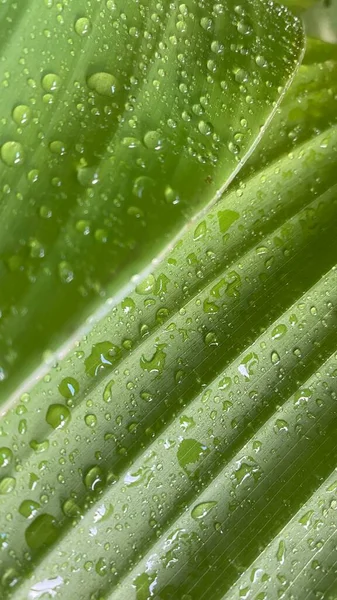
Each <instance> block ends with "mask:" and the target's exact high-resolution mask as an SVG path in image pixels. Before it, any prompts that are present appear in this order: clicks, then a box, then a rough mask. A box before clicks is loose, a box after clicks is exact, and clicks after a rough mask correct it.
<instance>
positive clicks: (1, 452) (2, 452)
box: [0, 446, 13, 468]
mask: <svg viewBox="0 0 337 600" xmlns="http://www.w3.org/2000/svg"><path fill="white" fill-rule="evenodd" d="M12 460H13V452H12V450H11V449H10V448H6V446H3V447H2V448H0V468H1V467H7V466H8V465H9V464H10V463H11V462H12Z"/></svg>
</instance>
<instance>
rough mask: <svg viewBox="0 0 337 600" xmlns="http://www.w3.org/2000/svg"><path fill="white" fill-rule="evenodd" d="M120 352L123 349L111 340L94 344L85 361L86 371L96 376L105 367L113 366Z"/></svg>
mask: <svg viewBox="0 0 337 600" xmlns="http://www.w3.org/2000/svg"><path fill="white" fill-rule="evenodd" d="M120 353H121V349H120V348H119V347H118V346H115V344H112V343H111V342H108V341H107V342H99V343H97V344H93V346H92V351H91V353H90V354H89V356H87V358H86V359H85V361H84V364H85V370H86V373H87V374H88V375H90V376H91V377H95V376H96V375H98V374H99V373H100V372H101V371H103V370H104V369H107V368H111V366H112V365H113V364H114V363H115V362H116V360H118V358H119V356H120Z"/></svg>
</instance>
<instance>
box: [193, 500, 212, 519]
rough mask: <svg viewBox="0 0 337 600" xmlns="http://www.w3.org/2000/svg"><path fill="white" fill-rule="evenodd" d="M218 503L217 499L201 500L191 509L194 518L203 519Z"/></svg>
mask: <svg viewBox="0 0 337 600" xmlns="http://www.w3.org/2000/svg"><path fill="white" fill-rule="evenodd" d="M217 504H218V503H217V502H216V501H214V500H213V501H210V502H201V503H200V504H197V505H196V506H195V507H194V508H193V509H192V511H191V516H192V518H193V519H203V518H204V517H206V515H208V514H209V512H210V511H211V510H212V508H214V507H215V506H216V505H217Z"/></svg>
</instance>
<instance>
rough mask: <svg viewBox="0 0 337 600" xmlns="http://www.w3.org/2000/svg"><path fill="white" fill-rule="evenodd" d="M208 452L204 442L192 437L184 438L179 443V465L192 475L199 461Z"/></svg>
mask: <svg viewBox="0 0 337 600" xmlns="http://www.w3.org/2000/svg"><path fill="white" fill-rule="evenodd" d="M208 454H209V449H208V448H207V446H205V445H204V444H201V443H200V442H198V441H197V440H194V439H192V438H188V439H184V440H183V441H182V442H180V444H179V448H178V451H177V459H178V462H179V465H180V466H181V468H182V469H184V471H185V472H186V473H187V474H188V475H193V474H194V473H195V471H196V469H197V468H198V465H199V463H200V462H201V461H202V460H204V459H205V457H206V456H207V455H208Z"/></svg>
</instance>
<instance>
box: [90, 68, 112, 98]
mask: <svg viewBox="0 0 337 600" xmlns="http://www.w3.org/2000/svg"><path fill="white" fill-rule="evenodd" d="M87 84H88V87H89V88H90V89H91V90H93V91H94V92H96V93H97V94H99V95H100V96H107V97H111V96H114V94H115V93H116V92H117V91H118V89H119V87H120V86H119V81H118V79H116V77H114V75H112V74H111V73H106V72H104V71H100V72H99V73H94V74H93V75H90V77H88V79H87Z"/></svg>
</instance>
